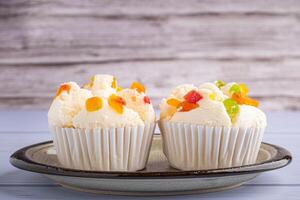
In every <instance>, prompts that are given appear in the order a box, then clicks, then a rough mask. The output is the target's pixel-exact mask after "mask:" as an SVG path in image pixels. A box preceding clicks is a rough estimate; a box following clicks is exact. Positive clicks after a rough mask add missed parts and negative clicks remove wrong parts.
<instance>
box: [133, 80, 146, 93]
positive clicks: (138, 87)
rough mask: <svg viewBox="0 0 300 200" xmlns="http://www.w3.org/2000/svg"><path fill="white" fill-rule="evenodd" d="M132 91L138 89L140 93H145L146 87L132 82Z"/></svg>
mask: <svg viewBox="0 0 300 200" xmlns="http://www.w3.org/2000/svg"><path fill="white" fill-rule="evenodd" d="M130 89H136V90H137V91H138V92H139V93H142V92H145V91H146V89H145V87H144V86H143V85H142V84H141V83H139V82H132V83H131V86H130Z"/></svg>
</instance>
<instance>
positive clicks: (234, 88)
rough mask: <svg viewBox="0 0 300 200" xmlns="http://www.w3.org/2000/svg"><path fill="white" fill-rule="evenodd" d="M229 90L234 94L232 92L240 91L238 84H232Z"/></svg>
mask: <svg viewBox="0 0 300 200" xmlns="http://www.w3.org/2000/svg"><path fill="white" fill-rule="evenodd" d="M229 92H230V93H231V94H234V93H241V88H240V86H239V85H238V84H233V85H232V86H231V87H230V89H229Z"/></svg>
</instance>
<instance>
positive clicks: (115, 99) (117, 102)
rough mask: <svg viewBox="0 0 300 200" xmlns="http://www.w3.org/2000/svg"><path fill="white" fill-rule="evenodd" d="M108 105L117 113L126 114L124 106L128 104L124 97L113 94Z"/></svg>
mask: <svg viewBox="0 0 300 200" xmlns="http://www.w3.org/2000/svg"><path fill="white" fill-rule="evenodd" d="M108 104H109V106H110V107H111V108H112V109H113V110H114V111H115V112H116V113H119V114H122V113H123V112H124V107H123V106H124V105H126V102H125V100H124V99H123V98H122V97H119V96H117V95H115V94H112V95H110V97H109V98H108Z"/></svg>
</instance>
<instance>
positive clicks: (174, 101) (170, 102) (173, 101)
mask: <svg viewBox="0 0 300 200" xmlns="http://www.w3.org/2000/svg"><path fill="white" fill-rule="evenodd" d="M167 104H168V105H170V106H173V107H176V108H178V107H179V105H180V104H181V101H179V100H177V99H174V98H171V99H168V100H167Z"/></svg>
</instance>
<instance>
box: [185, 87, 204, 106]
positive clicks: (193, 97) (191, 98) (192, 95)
mask: <svg viewBox="0 0 300 200" xmlns="http://www.w3.org/2000/svg"><path fill="white" fill-rule="evenodd" d="M183 98H184V99H185V100H186V101H187V102H189V103H197V102H198V101H200V100H201V99H202V98H203V96H202V95H201V94H199V93H198V92H196V91H195V90H191V91H189V92H188V93H187V94H186V95H184V97H183Z"/></svg>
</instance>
